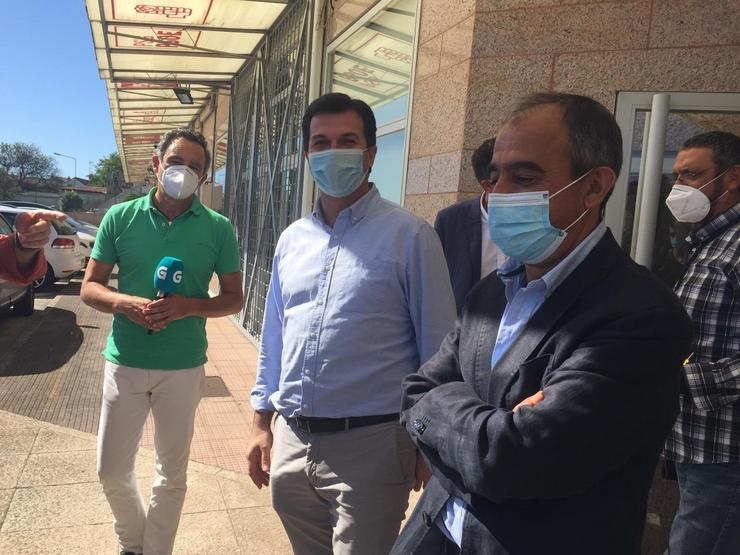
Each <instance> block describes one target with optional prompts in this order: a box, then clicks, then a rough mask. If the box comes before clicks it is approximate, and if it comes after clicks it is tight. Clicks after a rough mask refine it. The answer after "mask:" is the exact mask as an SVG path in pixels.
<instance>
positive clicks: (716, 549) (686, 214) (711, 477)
mask: <svg viewBox="0 0 740 555" xmlns="http://www.w3.org/2000/svg"><path fill="white" fill-rule="evenodd" d="M673 173H674V175H675V177H676V184H675V185H674V186H673V189H672V191H671V194H670V195H669V197H668V199H667V200H666V204H667V205H668V208H669V209H670V210H671V212H672V213H673V215H674V217H676V219H677V220H678V221H681V222H695V223H697V225H696V227H695V228H694V230H693V231H692V232H691V234H690V235H689V236H688V238H687V239H686V240H687V241H688V243H689V247H690V249H691V254H690V257H689V261H688V267H687V269H686V273H685V274H684V276H683V278H682V279H681V280H680V281H679V283H678V284H677V286H676V294H677V295H678V297H679V298H680V299H681V301H682V303H683V305H684V307H685V308H686V311H687V312H688V313H689V316H691V319H692V320H693V322H694V344H693V350H694V352H693V354H692V356H690V357H689V359H687V360H686V362H685V363H684V367H683V370H684V375H683V384H682V391H681V396H680V406H681V410H680V413H679V415H678V419H677V420H676V423H675V425H674V427H673V430H672V432H671V434H670V435H669V437H668V440H667V443H666V458H667V459H669V460H672V461H675V463H676V471H677V474H678V483H679V488H680V492H681V501H680V505H679V508H678V513H677V515H676V518H675V520H674V522H673V526H672V528H671V536H670V545H669V549H668V552H669V553H670V554H671V555H675V554H687V555H688V554H700V553H707V554H709V553H712V554H713V555H721V554H730V553H735V554H736V553H738V552H739V551H738V550H740V137H738V136H736V135H734V134H732V133H725V132H710V133H704V134H701V135H697V136H696V137H693V138H691V139H689V140H688V141H687V142H686V143H685V144H684V146H683V147H682V149H681V150H680V151H679V153H678V155H677V156H676V162H675V164H674V166H673Z"/></svg>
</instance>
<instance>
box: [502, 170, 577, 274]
mask: <svg viewBox="0 0 740 555" xmlns="http://www.w3.org/2000/svg"><path fill="white" fill-rule="evenodd" d="M590 171H591V170H589V171H588V172H586V173H584V174H583V175H582V176H581V177H579V178H578V179H575V180H574V181H571V182H570V183H568V184H567V185H566V186H565V187H563V188H562V189H560V190H559V191H557V192H556V193H555V194H553V195H550V194H549V193H548V192H547V191H533V192H531V193H489V195H488V232H489V234H490V236H491V241H493V242H494V243H495V244H496V246H498V248H500V249H501V252H503V253H504V254H505V255H506V256H508V257H510V258H513V259H514V260H518V261H520V262H524V263H525V264H539V263H540V262H542V261H544V260H547V258H548V257H549V256H551V255H552V254H553V253H554V252H555V251H556V250H558V247H559V246H560V245H561V244H562V242H563V241H564V240H565V236H566V235H567V232H568V230H569V229H570V228H571V227H573V226H574V225H575V224H576V223H578V222H579V221H580V220H581V218H583V216H585V215H586V213H587V212H588V210H585V211H584V212H583V214H581V215H580V216H578V218H576V220H575V221H574V222H573V223H571V224H570V225H569V226H568V227H566V228H565V229H558V228H556V227H553V226H552V224H551V223H550V199H552V198H555V197H556V196H557V195H559V194H560V193H562V192H563V191H565V190H566V189H567V188H568V187H570V186H571V185H573V184H575V183H578V182H579V181H580V180H581V179H583V178H584V177H586V175H588V173H589V172H590Z"/></svg>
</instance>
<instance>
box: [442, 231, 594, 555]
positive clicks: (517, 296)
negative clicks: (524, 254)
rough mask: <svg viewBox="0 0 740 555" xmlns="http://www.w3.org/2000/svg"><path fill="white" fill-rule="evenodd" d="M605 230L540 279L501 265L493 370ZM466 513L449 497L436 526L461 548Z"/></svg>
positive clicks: (515, 265) (512, 264) (514, 264)
mask: <svg viewBox="0 0 740 555" xmlns="http://www.w3.org/2000/svg"><path fill="white" fill-rule="evenodd" d="M605 233H606V223H604V222H603V221H602V222H601V223H600V224H599V225H598V226H596V228H595V229H594V230H593V231H592V232H591V233H590V234H589V235H588V237H586V238H585V239H584V240H583V241H581V243H580V244H579V245H578V246H577V247H576V248H575V249H573V250H572V251H571V252H570V254H568V256H566V257H565V258H564V259H563V260H561V261H560V262H559V263H558V265H557V266H555V267H554V268H552V269H551V270H550V271H549V272H547V273H546V274H545V275H544V276H542V277H541V278H540V279H536V280H534V281H530V282H529V283H527V282H526V280H525V274H524V266H523V265H522V263H521V262H519V261H517V260H512V259H511V258H508V259H506V261H505V262H504V263H503V264H502V265H501V267H500V268H499V270H498V275H499V277H500V278H501V281H503V282H504V286H505V289H504V294H505V295H506V308H505V309H504V314H503V316H502V317H501V323H500V324H499V328H498V335H497V336H496V344H495V345H494V347H493V354H492V356H491V368H492V370H491V371H492V372H495V371H496V364H497V363H498V361H499V360H501V357H502V356H503V354H504V353H505V352H506V351H507V350H508V349H509V348H510V347H511V346H512V345H513V344H514V343H515V342H516V340H517V339H518V338H519V337H520V336H521V335H522V332H523V331H524V329H525V328H526V326H527V322H529V320H530V318H532V316H534V313H535V312H537V309H539V308H540V307H541V306H542V304H543V303H544V302H545V300H546V299H547V297H549V296H550V295H552V294H553V292H554V291H555V289H556V288H557V287H558V285H560V284H561V283H562V282H563V281H564V280H565V278H567V277H568V276H569V275H570V274H571V273H572V272H573V270H575V269H576V268H577V267H578V265H579V264H580V263H581V262H583V261H584V259H585V258H586V257H587V256H588V254H589V253H590V252H591V251H592V250H593V248H594V247H595V246H596V244H597V243H598V242H599V241H600V240H601V238H602V237H604V234H605ZM466 513H467V509H466V508H465V502H464V501H463V500H462V499H460V498H459V497H450V500H449V501H448V502H447V505H446V507H445V510H444V511H442V512H440V513H439V516H438V517H437V525H438V526H439V527H440V528H441V529H442V531H443V532H444V533H445V535H446V536H447V537H448V538H449V539H450V540H452V541H454V542H455V543H456V544H457V545H458V547H461V546H462V533H463V521H464V520H465V514H466Z"/></svg>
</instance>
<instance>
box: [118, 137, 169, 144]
mask: <svg viewBox="0 0 740 555" xmlns="http://www.w3.org/2000/svg"><path fill="white" fill-rule="evenodd" d="M160 138H161V135H159V134H157V135H124V136H123V144H125V145H146V144H155V143H158V142H159V139H160Z"/></svg>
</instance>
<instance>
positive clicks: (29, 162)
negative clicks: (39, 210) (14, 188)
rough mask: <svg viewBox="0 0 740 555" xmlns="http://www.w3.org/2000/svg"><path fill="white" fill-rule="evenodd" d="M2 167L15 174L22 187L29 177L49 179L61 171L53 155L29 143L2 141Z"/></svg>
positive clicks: (0, 166)
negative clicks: (48, 154)
mask: <svg viewBox="0 0 740 555" xmlns="http://www.w3.org/2000/svg"><path fill="white" fill-rule="evenodd" d="M0 168H2V169H4V170H5V171H6V172H7V173H8V174H10V175H14V176H15V178H16V180H17V181H18V185H20V186H21V187H23V186H25V185H27V184H28V182H27V180H28V178H29V177H35V178H37V179H48V178H49V177H51V176H52V175H54V174H55V173H58V172H59V170H58V168H57V165H56V162H55V161H54V159H53V158H52V157H51V156H47V155H46V154H44V153H43V152H41V150H39V147H37V146H36V145H33V144H28V143H0Z"/></svg>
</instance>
